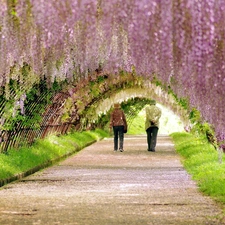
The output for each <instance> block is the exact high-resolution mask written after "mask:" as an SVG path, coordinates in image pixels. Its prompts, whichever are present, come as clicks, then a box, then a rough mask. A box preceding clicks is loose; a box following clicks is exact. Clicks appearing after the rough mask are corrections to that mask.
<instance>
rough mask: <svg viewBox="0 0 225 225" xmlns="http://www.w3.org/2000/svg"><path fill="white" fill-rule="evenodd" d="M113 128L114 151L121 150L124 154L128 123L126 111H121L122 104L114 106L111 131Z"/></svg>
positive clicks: (111, 116)
mask: <svg viewBox="0 0 225 225" xmlns="http://www.w3.org/2000/svg"><path fill="white" fill-rule="evenodd" d="M112 128H113V133H114V151H117V150H118V138H119V141H120V142H119V150H120V151H121V152H123V141H124V130H125V129H127V121H126V116H125V114H124V111H123V110H122V109H120V104H119V103H116V104H114V109H113V111H112V113H111V115H110V129H112Z"/></svg>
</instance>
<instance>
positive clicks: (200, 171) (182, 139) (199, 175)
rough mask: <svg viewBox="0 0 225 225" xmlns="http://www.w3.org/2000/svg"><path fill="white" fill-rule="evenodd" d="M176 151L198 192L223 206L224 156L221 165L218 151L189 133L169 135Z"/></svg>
mask: <svg viewBox="0 0 225 225" xmlns="http://www.w3.org/2000/svg"><path fill="white" fill-rule="evenodd" d="M171 137H172V138H173V141H174V143H175V149H176V151H177V152H178V153H179V154H180V155H181V156H182V157H183V158H182V162H183V165H184V167H185V169H186V170H187V171H188V173H189V174H191V175H192V178H193V180H195V181H196V182H197V184H198V186H199V188H200V190H201V191H202V192H203V193H205V194H207V195H209V196H211V197H212V198H214V199H215V200H217V201H219V202H221V203H223V204H225V188H224V187H225V163H224V162H225V161H224V160H225V156H224V155H223V156H222V163H221V162H220V160H219V154H218V151H217V150H216V149H215V148H214V147H213V146H212V145H210V144H209V143H208V142H207V141H206V140H205V139H203V138H196V137H194V136H193V135H191V134H189V133H173V134H171Z"/></svg>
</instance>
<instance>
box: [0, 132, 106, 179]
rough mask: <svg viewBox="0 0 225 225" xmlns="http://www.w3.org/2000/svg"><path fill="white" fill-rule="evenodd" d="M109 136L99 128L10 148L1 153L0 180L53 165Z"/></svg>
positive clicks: (50, 137) (53, 136)
mask: <svg viewBox="0 0 225 225" xmlns="http://www.w3.org/2000/svg"><path fill="white" fill-rule="evenodd" d="M107 136H108V134H107V133H106V132H105V131H103V130H99V129H96V130H94V131H84V132H73V133H70V134H67V135H62V136H56V135H50V136H48V137H47V138H45V139H40V140H37V141H36V142H35V143H34V144H33V145H32V146H24V147H21V148H19V149H17V150H15V149H10V150H9V151H8V152H7V154H0V181H4V180H7V179H9V178H10V177H12V176H15V175H18V174H21V173H24V172H26V171H29V170H31V169H33V168H35V167H39V168H41V167H45V166H48V165H51V163H54V162H55V161H58V160H60V159H63V158H64V157H66V156H69V155H71V154H73V153H76V152H78V151H79V150H81V149H82V148H84V147H85V146H87V145H89V144H92V143H93V142H95V141H98V140H100V139H102V138H104V137H107ZM3 183H4V182H3Z"/></svg>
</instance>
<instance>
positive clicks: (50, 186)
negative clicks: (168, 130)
mask: <svg viewBox="0 0 225 225" xmlns="http://www.w3.org/2000/svg"><path fill="white" fill-rule="evenodd" d="M112 149H113V139H111V138H109V139H104V140H102V141H100V142H97V143H95V144H93V145H91V146H89V147H87V148H85V149H83V150H82V151H80V152H79V153H78V154H76V155H74V156H72V157H69V158H68V159H66V160H64V161H62V162H60V163H58V164H57V165H55V166H52V167H50V168H47V169H45V170H42V171H40V172H37V173H35V174H33V175H31V176H29V177H26V178H25V179H23V180H21V181H19V182H15V183H11V184H9V185H6V186H4V187H3V188H1V189H0V224H1V225H5V224H7V225H20V224H21V225H26V224H29V225H39V224H40V225H42V224H43V225H48V224H49V225H57V224H60V225H61V224H62V225H70V224H71V225H75V224H80V225H92V224H93V225H114V224H115V225H120V224H128V225H139V224H140V225H146V224H148V225H152V224H156V225H167V224H174V225H184V224H187V225H190V224H193V225H198V224H202V225H203V224H204V225H205V224H225V223H223V222H222V221H220V222H219V218H221V213H222V210H221V209H220V207H219V206H218V205H217V204H215V202H213V201H212V200H211V199H210V198H208V197H206V196H203V195H202V194H200V193H199V191H198V189H197V187H196V184H195V182H194V181H192V180H191V179H190V176H189V175H188V174H187V172H186V171H185V170H184V168H183V166H182V165H181V163H180V157H179V156H178V155H177V154H176V153H175V151H174V147H173V144H172V142H171V139H170V138H169V137H168V136H159V138H158V145H157V148H156V152H148V151H147V150H146V149H147V144H146V136H128V135H127V136H126V137H125V151H124V152H122V153H121V152H113V150H112Z"/></svg>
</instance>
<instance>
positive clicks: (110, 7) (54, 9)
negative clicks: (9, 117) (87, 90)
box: [0, 0, 225, 139]
mask: <svg viewBox="0 0 225 225" xmlns="http://www.w3.org/2000/svg"><path fill="white" fill-rule="evenodd" d="M0 5H1V7H0V52H1V54H0V87H2V90H1V93H2V95H5V96H9V93H7V90H9V88H7V86H8V85H9V83H10V80H14V81H17V82H18V84H19V87H20V88H19V89H21V90H20V91H18V93H17V97H16V98H17V101H19V100H20V99H21V98H22V96H24V95H25V93H26V92H27V91H28V90H29V89H30V88H31V87H32V86H33V85H34V84H36V83H39V82H40V80H43V79H45V80H47V82H48V83H49V85H51V84H52V83H53V82H54V81H55V80H56V81H64V80H67V81H68V82H79V80H80V79H81V78H84V77H87V76H88V74H89V73H90V72H91V71H95V69H96V68H98V66H99V64H101V65H102V66H103V68H104V69H105V70H107V71H108V72H109V73H112V74H116V72H118V71H120V70H125V71H127V72H129V71H131V70H132V67H135V69H136V72H137V74H139V75H142V76H144V77H146V78H148V79H150V80H151V79H152V78H153V76H157V78H158V79H159V80H161V81H162V83H163V84H164V85H165V86H168V87H169V88H171V89H172V90H173V91H174V92H175V93H176V94H177V96H178V97H180V98H187V99H188V100H189V102H190V106H191V107H194V106H195V107H197V109H198V110H199V111H201V113H202V115H203V117H204V119H205V120H206V121H208V122H209V123H210V124H213V125H214V127H215V130H216V133H217V135H218V137H219V138H220V139H225V130H224V127H225V120H224V118H225V109H224V107H223V106H224V105H225V98H224V96H225V88H224V84H225V74H224V69H225V60H224V57H225V49H224V48H225V30H224V27H225V14H224V10H225V5H224V3H223V1H218V0H204V1H199V0H163V1H158V0H152V1H147V0H105V1H101V0H79V1H73V0H63V1H56V0H48V1H46V0H38V1H37V0H20V1H15V0H0ZM24 65H28V66H29V73H28V74H26V73H24V70H23V68H24ZM115 76H116V75H115ZM6 98H7V97H6Z"/></svg>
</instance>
